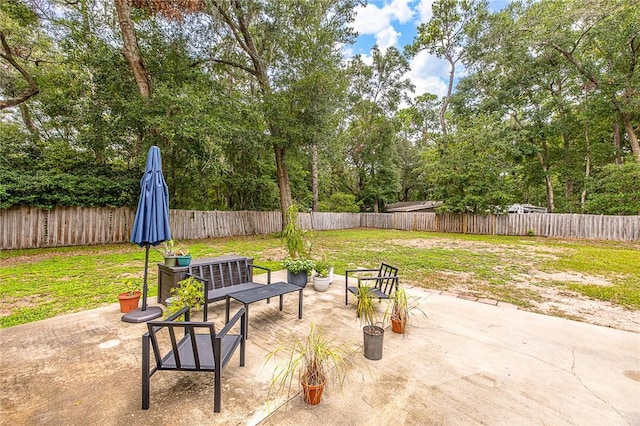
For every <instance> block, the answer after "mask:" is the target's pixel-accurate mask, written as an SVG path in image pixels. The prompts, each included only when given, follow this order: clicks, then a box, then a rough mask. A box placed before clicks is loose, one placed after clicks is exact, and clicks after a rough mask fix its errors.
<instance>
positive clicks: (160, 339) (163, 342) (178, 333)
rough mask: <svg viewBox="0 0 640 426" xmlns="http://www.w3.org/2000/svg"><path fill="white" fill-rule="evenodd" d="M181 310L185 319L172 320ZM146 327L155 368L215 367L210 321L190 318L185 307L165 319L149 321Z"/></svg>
mask: <svg viewBox="0 0 640 426" xmlns="http://www.w3.org/2000/svg"><path fill="white" fill-rule="evenodd" d="M185 310H186V312H185ZM183 313H184V315H185V321H174V320H175V319H176V318H177V317H179V316H180V315H182V314H183ZM147 328H148V330H149V338H150V340H151V347H152V348H153V354H154V356H155V359H156V366H157V368H158V370H187V371H215V365H216V359H215V357H216V353H215V336H216V330H215V326H214V324H213V323H204V322H190V321H189V311H188V308H184V309H182V310H181V311H179V312H178V313H177V314H174V315H172V316H170V317H169V318H168V319H167V320H166V321H149V322H148V323H147ZM196 330H198V331H203V330H204V331H205V333H202V332H201V333H196Z"/></svg>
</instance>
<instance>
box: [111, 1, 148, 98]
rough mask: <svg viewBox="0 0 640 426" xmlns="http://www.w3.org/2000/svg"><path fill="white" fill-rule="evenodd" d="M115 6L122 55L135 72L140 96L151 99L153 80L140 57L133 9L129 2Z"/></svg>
mask: <svg viewBox="0 0 640 426" xmlns="http://www.w3.org/2000/svg"><path fill="white" fill-rule="evenodd" d="M115 6H116V11H117V12H118V23H119V24H120V31H121V32H122V42H123V47H122V54H123V55H124V57H125V58H126V59H127V62H129V66H130V67H131V71H133V76H134V78H135V79H136V84H137V85H138V90H139V91H140V95H142V97H143V98H149V97H150V96H151V78H150V77H149V73H148V72H147V69H146V68H145V66H144V61H143V60H142V56H140V47H139V46H138V37H137V36H136V30H135V28H134V26H133V21H132V20H131V7H130V6H129V2H128V0H115Z"/></svg>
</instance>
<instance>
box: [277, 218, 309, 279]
mask: <svg viewBox="0 0 640 426" xmlns="http://www.w3.org/2000/svg"><path fill="white" fill-rule="evenodd" d="M297 218H298V208H297V207H296V206H294V205H291V206H290V207H289V209H288V210H287V219H288V222H287V226H285V227H284V229H283V230H282V232H281V234H280V236H281V238H282V240H283V242H284V245H285V247H286V249H287V258H285V260H284V261H283V262H282V265H283V266H284V267H285V268H286V269H287V282H289V283H291V284H295V285H299V286H300V287H305V286H306V285H307V281H308V280H309V273H310V272H311V271H312V270H313V266H314V262H313V260H311V259H310V258H309V254H310V253H311V243H310V241H309V239H308V238H307V233H306V231H304V230H303V229H300V227H299V226H298V223H297Z"/></svg>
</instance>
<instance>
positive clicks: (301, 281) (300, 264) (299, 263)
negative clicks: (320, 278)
mask: <svg viewBox="0 0 640 426" xmlns="http://www.w3.org/2000/svg"><path fill="white" fill-rule="evenodd" d="M282 266H284V267H285V268H286V269H287V282H288V283H290V284H295V285H297V286H300V287H305V286H306V285H307V281H308V280H309V274H310V273H311V271H313V268H314V266H315V262H314V261H313V260H311V259H308V258H298V259H292V258H290V257H287V258H286V259H284V260H283V261H282Z"/></svg>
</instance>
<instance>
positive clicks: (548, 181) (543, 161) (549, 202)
mask: <svg viewBox="0 0 640 426" xmlns="http://www.w3.org/2000/svg"><path fill="white" fill-rule="evenodd" d="M542 150H543V152H544V155H543V153H538V160H539V161H540V165H541V166H542V170H543V171H544V184H545V187H546V193H547V212H548V213H553V211H554V210H555V205H554V200H553V198H554V196H553V185H552V184H551V177H550V176H549V164H548V163H547V161H546V156H547V143H546V142H544V141H543V142H542Z"/></svg>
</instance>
